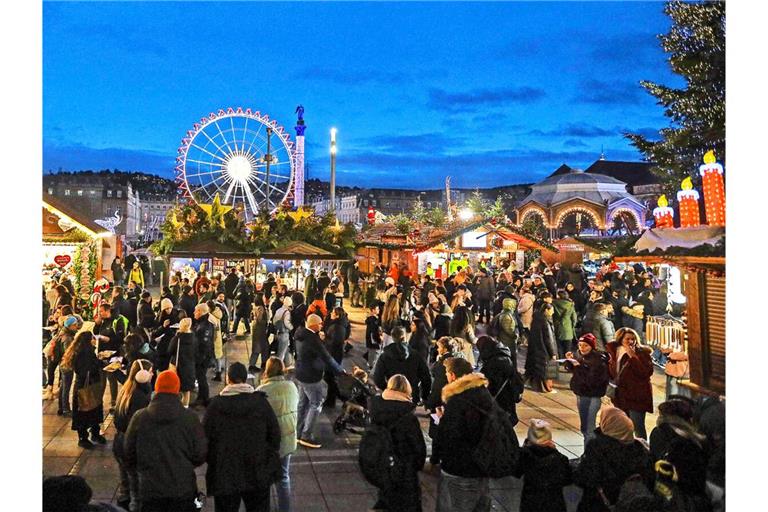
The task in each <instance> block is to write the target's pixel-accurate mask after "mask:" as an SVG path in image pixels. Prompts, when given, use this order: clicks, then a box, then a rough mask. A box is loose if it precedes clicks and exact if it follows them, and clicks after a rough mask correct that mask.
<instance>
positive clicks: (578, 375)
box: [565, 349, 608, 397]
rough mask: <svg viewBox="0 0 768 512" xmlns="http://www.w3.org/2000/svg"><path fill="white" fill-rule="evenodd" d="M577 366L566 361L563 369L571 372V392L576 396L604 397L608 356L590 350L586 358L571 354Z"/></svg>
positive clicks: (577, 353) (576, 353) (578, 353)
mask: <svg viewBox="0 0 768 512" xmlns="http://www.w3.org/2000/svg"><path fill="white" fill-rule="evenodd" d="M573 357H574V358H575V359H576V361H578V362H579V364H578V365H573V364H571V363H570V362H568V361H566V363H565V367H566V368H567V369H569V370H571V371H572V372H573V375H572V376H571V391H573V392H574V394H576V395H577V396H587V397H601V396H605V388H606V387H607V386H608V354H606V353H605V352H600V351H598V350H594V349H593V350H590V352H589V354H587V355H586V356H584V355H582V354H581V352H579V351H576V352H574V354H573Z"/></svg>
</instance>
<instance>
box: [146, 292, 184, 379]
mask: <svg viewBox="0 0 768 512" xmlns="http://www.w3.org/2000/svg"><path fill="white" fill-rule="evenodd" d="M181 315H182V311H181V309H179V308H177V307H175V306H174V305H173V301H171V299H163V300H161V301H160V311H159V312H158V313H157V319H156V320H155V325H157V328H156V329H155V330H154V331H153V332H152V335H151V336H150V342H151V343H152V344H153V345H154V347H155V350H156V351H157V371H158V372H162V371H164V370H167V369H168V364H169V363H170V360H171V353H170V351H169V348H170V344H171V340H172V339H173V337H174V335H175V334H176V329H175V328H174V327H173V326H176V325H178V324H179V321H180V319H181V318H180V317H181ZM174 354H175V353H174Z"/></svg>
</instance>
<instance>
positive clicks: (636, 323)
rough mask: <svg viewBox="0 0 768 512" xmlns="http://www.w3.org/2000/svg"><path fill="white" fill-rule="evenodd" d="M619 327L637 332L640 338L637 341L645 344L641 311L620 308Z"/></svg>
mask: <svg viewBox="0 0 768 512" xmlns="http://www.w3.org/2000/svg"><path fill="white" fill-rule="evenodd" d="M621 325H622V326H623V327H629V328H630V329H634V330H635V331H637V334H638V336H640V339H639V340H637V341H638V342H640V343H645V327H644V322H643V312H642V311H640V310H638V309H634V308H630V307H627V306H624V307H623V308H621Z"/></svg>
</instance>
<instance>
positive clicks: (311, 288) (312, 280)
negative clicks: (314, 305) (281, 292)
mask: <svg viewBox="0 0 768 512" xmlns="http://www.w3.org/2000/svg"><path fill="white" fill-rule="evenodd" d="M316 293H317V278H316V277H315V274H309V275H308V276H307V277H306V278H305V279H304V297H305V298H306V299H307V300H308V301H309V300H314V299H315V294H316Z"/></svg>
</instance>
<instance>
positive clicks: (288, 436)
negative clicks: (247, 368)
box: [256, 375, 299, 458]
mask: <svg viewBox="0 0 768 512" xmlns="http://www.w3.org/2000/svg"><path fill="white" fill-rule="evenodd" d="M256 390H257V391H261V392H263V393H265V394H266V395H267V401H268V402H269V405H271V406H272V410H273V411H274V412H275V416H276V417H277V424H278V425H279V426H280V453H279V455H280V458H283V457H285V456H286V455H289V454H291V453H293V452H295V451H296V422H297V421H298V407H299V390H298V389H297V388H296V384H294V383H293V382H292V381H290V380H288V379H286V378H285V377H283V376H282V375H281V376H276V377H272V378H270V379H266V380H264V381H262V384H261V385H260V386H259V387H258V388H256Z"/></svg>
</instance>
